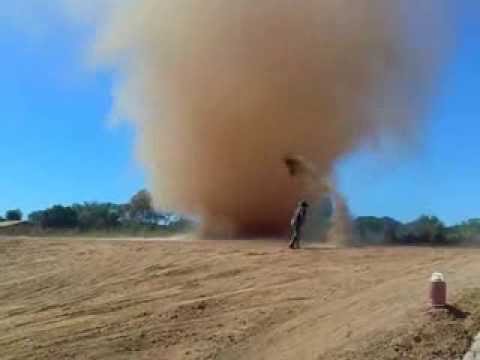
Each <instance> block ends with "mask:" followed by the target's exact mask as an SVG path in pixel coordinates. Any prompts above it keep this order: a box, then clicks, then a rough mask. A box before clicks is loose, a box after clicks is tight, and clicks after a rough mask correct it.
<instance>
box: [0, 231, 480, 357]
mask: <svg viewBox="0 0 480 360" xmlns="http://www.w3.org/2000/svg"><path fill="white" fill-rule="evenodd" d="M281 245H286V244H281V243H278V242H267V241H215V242H213V241H160V242H139V241H136V242H129V241H90V240H78V239H77V240H72V239H65V240H62V239H58V240H48V239H47V240H45V239H43V240H42V239H6V238H4V239H0V263H1V264H2V271H1V272H0V349H1V354H0V358H2V359H6V360H7V359H11V360H13V359H19V360H20V359H161V360H167V359H168V360H173V359H226V360H230V359H272V360H274V359H275V360H279V359H324V358H329V359H333V358H336V357H335V354H340V353H342V354H343V353H345V351H348V350H354V349H356V348H357V347H359V346H360V345H361V344H364V343H365V342H366V341H367V342H368V341H369V340H371V339H378V338H379V336H383V335H384V334H387V333H388V332H389V331H394V330H395V329H399V328H401V327H402V326H406V325H407V326H408V325H409V323H411V322H412V319H417V320H418V319H419V318H420V317H422V316H424V315H425V308H426V293H427V286H428V278H429V275H430V274H431V273H432V272H433V271H443V272H444V273H445V274H446V277H447V280H448V284H449V287H450V292H451V293H452V294H459V293H460V292H461V291H463V289H465V288H466V287H470V286H476V285H478V284H477V282H478V279H479V276H480V252H479V251H475V250H473V251H472V249H430V248H414V247H411V248H400V247H396V248H393V247H392V248H363V249H332V248H331V249H321V248H317V249H311V250H300V251H298V252H291V251H288V250H287V249H284V246H283V247H282V246H281ZM366 354H367V353H366ZM366 354H364V355H363V356H362V357H361V358H362V359H370V358H371V359H377V358H378V357H376V356H375V355H374V353H373V352H372V353H371V354H372V356H371V357H370V356H369V355H366ZM345 358H348V357H347V356H346V357H345Z"/></svg>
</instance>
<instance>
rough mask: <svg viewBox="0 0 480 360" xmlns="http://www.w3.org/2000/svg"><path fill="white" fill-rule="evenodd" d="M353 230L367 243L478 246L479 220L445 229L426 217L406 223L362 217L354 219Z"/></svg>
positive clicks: (436, 218)
mask: <svg viewBox="0 0 480 360" xmlns="http://www.w3.org/2000/svg"><path fill="white" fill-rule="evenodd" d="M354 229H355V232H356V235H357V236H358V238H359V240H360V241H361V242H366V243H372V242H373V243H391V244H401V245H413V244H425V245H449V244H451V245H454V244H459V243H462V242H477V241H478V242H480V219H470V220H467V221H465V222H462V223H461V224H458V225H454V226H446V225H445V224H444V223H443V222H442V221H441V220H440V219H439V218H438V217H436V216H429V215H422V216H420V217H419V218H418V219H416V220H414V221H411V222H407V223H402V222H400V221H397V220H395V219H393V218H390V217H374V216H363V217H358V218H356V219H355V221H354Z"/></svg>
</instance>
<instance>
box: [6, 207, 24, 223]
mask: <svg viewBox="0 0 480 360" xmlns="http://www.w3.org/2000/svg"><path fill="white" fill-rule="evenodd" d="M5 218H6V219H7V220H8V221H21V220H22V218H23V214H22V212H21V211H20V210H19V209H16V210H8V211H7V212H6V213H5Z"/></svg>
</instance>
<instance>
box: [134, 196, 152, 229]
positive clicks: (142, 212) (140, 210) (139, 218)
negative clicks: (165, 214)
mask: <svg viewBox="0 0 480 360" xmlns="http://www.w3.org/2000/svg"><path fill="white" fill-rule="evenodd" d="M129 205H130V206H129V212H130V217H131V219H132V220H134V221H136V222H141V223H143V222H150V221H151V220H152V218H153V217H155V211H154V209H153V201H152V196H151V195H150V193H149V192H148V191H147V190H141V191H139V192H138V193H136V194H135V195H133V197H132V198H131V199H130V203H129Z"/></svg>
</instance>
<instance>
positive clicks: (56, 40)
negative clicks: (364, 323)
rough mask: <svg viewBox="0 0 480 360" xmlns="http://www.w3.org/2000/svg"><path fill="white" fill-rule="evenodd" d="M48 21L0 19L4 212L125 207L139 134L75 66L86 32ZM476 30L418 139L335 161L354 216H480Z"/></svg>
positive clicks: (467, 35)
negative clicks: (23, 26) (39, 24)
mask: <svg viewBox="0 0 480 360" xmlns="http://www.w3.org/2000/svg"><path fill="white" fill-rule="evenodd" d="M0 20H2V14H1V12H0ZM52 26H53V30H54V31H51V30H52V29H50V30H49V31H44V29H33V30H32V32H33V33H29V32H27V33H26V32H24V31H18V28H17V27H16V26H14V25H13V24H11V23H9V22H8V21H0V113H1V117H0V154H1V163H0V164H1V166H0V189H1V192H0V214H2V213H3V212H4V211H5V210H6V209H10V208H21V209H22V210H23V211H24V212H25V213H28V212H30V211H32V210H36V209H41V208H45V207H46V206H50V205H53V204H56V203H64V204H70V203H73V202H81V201H92V200H98V201H115V202H121V201H126V200H127V199H128V198H129V197H130V196H131V195H132V194H133V193H134V192H135V191H137V190H138V189H140V188H142V187H144V186H145V176H144V174H143V171H142V169H141V168H140V167H139V166H138V165H137V164H136V161H135V158H134V154H133V150H132V149H133V141H134V131H133V129H132V128H131V127H130V125H129V124H120V125H116V126H111V125H110V124H109V123H108V121H107V118H108V114H109V109H110V107H111V101H112V99H111V95H110V94H111V87H112V84H111V82H112V79H111V76H110V75H109V74H102V73H94V72H91V71H89V70H88V69H86V68H84V67H83V65H82V64H83V62H82V61H79V59H81V58H82V55H81V54H82V53H83V50H84V49H83V48H82V46H81V44H83V43H84V40H85V36H86V35H85V34H82V33H79V32H76V31H73V30H72V28H68V27H65V26H64V24H62V23H60V22H59V23H55V22H54V23H53V25H52ZM479 30H480V27H478V26H477V24H476V23H475V21H474V19H473V18H472V19H466V20H465V21H464V23H463V24H462V36H461V41H460V42H459V43H458V44H457V51H456V53H455V59H454V62H453V64H452V65H451V66H450V67H449V68H448V71H446V72H445V74H444V76H443V78H442V81H441V84H440V85H441V86H440V89H439V96H438V98H437V99H436V100H435V102H434V104H433V106H432V109H431V111H430V113H429V115H428V117H429V121H428V125H427V126H426V129H425V131H424V133H423V134H422V136H421V137H420V140H419V142H418V143H417V144H413V145H412V148H410V149H404V150H403V151H399V149H395V150H392V151H390V152H388V153H386V154H383V155H381V156H380V155H373V154H372V153H369V152H368V151H363V152H360V153H357V154H354V155H352V156H350V157H349V158H347V159H344V161H342V163H341V164H340V165H339V170H338V180H339V184H340V189H341V190H342V191H343V192H344V193H345V195H346V197H347V198H348V200H349V203H350V206H351V208H352V211H353V213H354V214H355V215H379V216H383V215H389V216H393V217H396V218H398V219H400V220H404V221H405V220H410V219H413V218H415V217H417V216H418V215H420V214H423V213H428V214H434V215H437V216H439V217H441V218H442V219H443V220H445V221H446V222H447V223H455V222H459V221H461V220H463V219H466V218H470V217H480V196H479V195H480V122H479V121H478V114H479V113H480V108H479V106H478V105H479V104H480V102H479V101H478V100H479V99H478V98H479V96H480V89H479V86H480V71H479V69H480V37H479V36H478V33H479ZM47 33H48V34H47Z"/></svg>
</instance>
